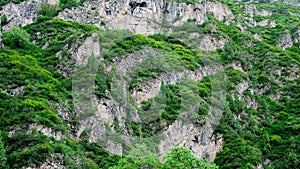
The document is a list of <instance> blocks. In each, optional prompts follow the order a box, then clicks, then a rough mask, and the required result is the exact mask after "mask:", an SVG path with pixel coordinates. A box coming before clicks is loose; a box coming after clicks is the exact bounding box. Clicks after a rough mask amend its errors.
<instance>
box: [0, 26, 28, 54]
mask: <svg viewBox="0 0 300 169" xmlns="http://www.w3.org/2000/svg"><path fill="white" fill-rule="evenodd" d="M3 43H4V45H6V46H9V47H11V48H13V49H19V48H21V49H27V48H29V47H30V46H31V45H32V43H31V41H30V35H29V34H28V33H27V32H26V30H24V29H22V28H18V27H15V28H12V29H11V30H10V31H8V32H4V33H3Z"/></svg>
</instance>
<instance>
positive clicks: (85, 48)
mask: <svg viewBox="0 0 300 169" xmlns="http://www.w3.org/2000/svg"><path fill="white" fill-rule="evenodd" d="M63 50H68V51H69V52H70V55H71V60H72V63H69V64H67V65H68V66H64V65H58V71H59V72H61V73H62V74H63V75H64V76H65V77H70V76H71V74H72V72H73V71H74V70H73V68H71V66H70V65H72V64H73V63H75V66H83V65H86V64H87V63H88V59H89V57H90V56H92V55H93V56H95V57H98V56H99V55H100V45H99V37H98V35H97V34H96V33H93V34H92V35H91V36H89V37H87V38H86V39H82V38H78V39H77V40H76V41H74V42H73V43H72V44H67V45H66V46H65V47H64V48H63ZM56 56H57V57H59V58H60V59H64V60H68V59H67V58H63V57H65V56H63V51H60V52H58V53H56ZM66 62H67V61H66ZM69 62H70V61H69Z"/></svg>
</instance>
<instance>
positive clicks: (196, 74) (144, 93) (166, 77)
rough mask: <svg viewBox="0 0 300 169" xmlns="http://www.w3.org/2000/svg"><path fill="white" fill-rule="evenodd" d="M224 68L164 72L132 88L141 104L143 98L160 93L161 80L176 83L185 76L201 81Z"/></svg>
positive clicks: (166, 82) (209, 67)
mask: <svg viewBox="0 0 300 169" xmlns="http://www.w3.org/2000/svg"><path fill="white" fill-rule="evenodd" d="M221 69H223V67H222V66H218V67H211V66H207V67H200V68H198V69H197V70H195V71H191V70H185V71H180V72H172V73H164V74H162V75H160V76H159V77H157V78H155V79H150V80H147V81H144V82H143V83H142V84H141V85H139V86H138V87H136V88H134V89H133V90H132V97H133V99H134V100H135V102H136V103H138V104H140V103H141V102H142V101H143V100H148V99H150V98H153V97H154V96H156V95H158V93H159V91H160V87H161V84H162V83H161V82H162V81H163V82H164V84H176V83H178V82H179V81H180V80H182V79H183V78H185V77H187V78H189V79H191V80H194V81H199V80H201V79H202V78H203V77H205V76H209V75H212V74H214V73H216V72H217V71H219V70H221Z"/></svg>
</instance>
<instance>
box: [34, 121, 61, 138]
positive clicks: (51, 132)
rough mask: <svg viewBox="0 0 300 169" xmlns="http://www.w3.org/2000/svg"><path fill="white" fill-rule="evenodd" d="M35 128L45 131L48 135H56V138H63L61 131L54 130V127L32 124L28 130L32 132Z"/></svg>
mask: <svg viewBox="0 0 300 169" xmlns="http://www.w3.org/2000/svg"><path fill="white" fill-rule="evenodd" d="M33 129H34V130H37V131H39V132H41V133H43V134H44V135H46V136H49V137H54V138H55V139H56V140H60V139H61V138H62V133H61V131H54V130H53V129H52V128H49V127H45V126H43V125H37V124H30V126H29V130H28V131H29V132H31V131H32V130H33Z"/></svg>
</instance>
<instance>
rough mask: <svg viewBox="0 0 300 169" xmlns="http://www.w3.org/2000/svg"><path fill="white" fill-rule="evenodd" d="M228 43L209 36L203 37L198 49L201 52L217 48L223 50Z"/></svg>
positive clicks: (225, 40) (226, 40)
mask: <svg viewBox="0 0 300 169" xmlns="http://www.w3.org/2000/svg"><path fill="white" fill-rule="evenodd" d="M226 42H228V39H220V38H215V37H211V36H207V35H206V36H204V37H203V38H202V41H201V42H200V44H199V48H200V49H202V50H216V49H217V48H223V47H224V45H225V44H226Z"/></svg>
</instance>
